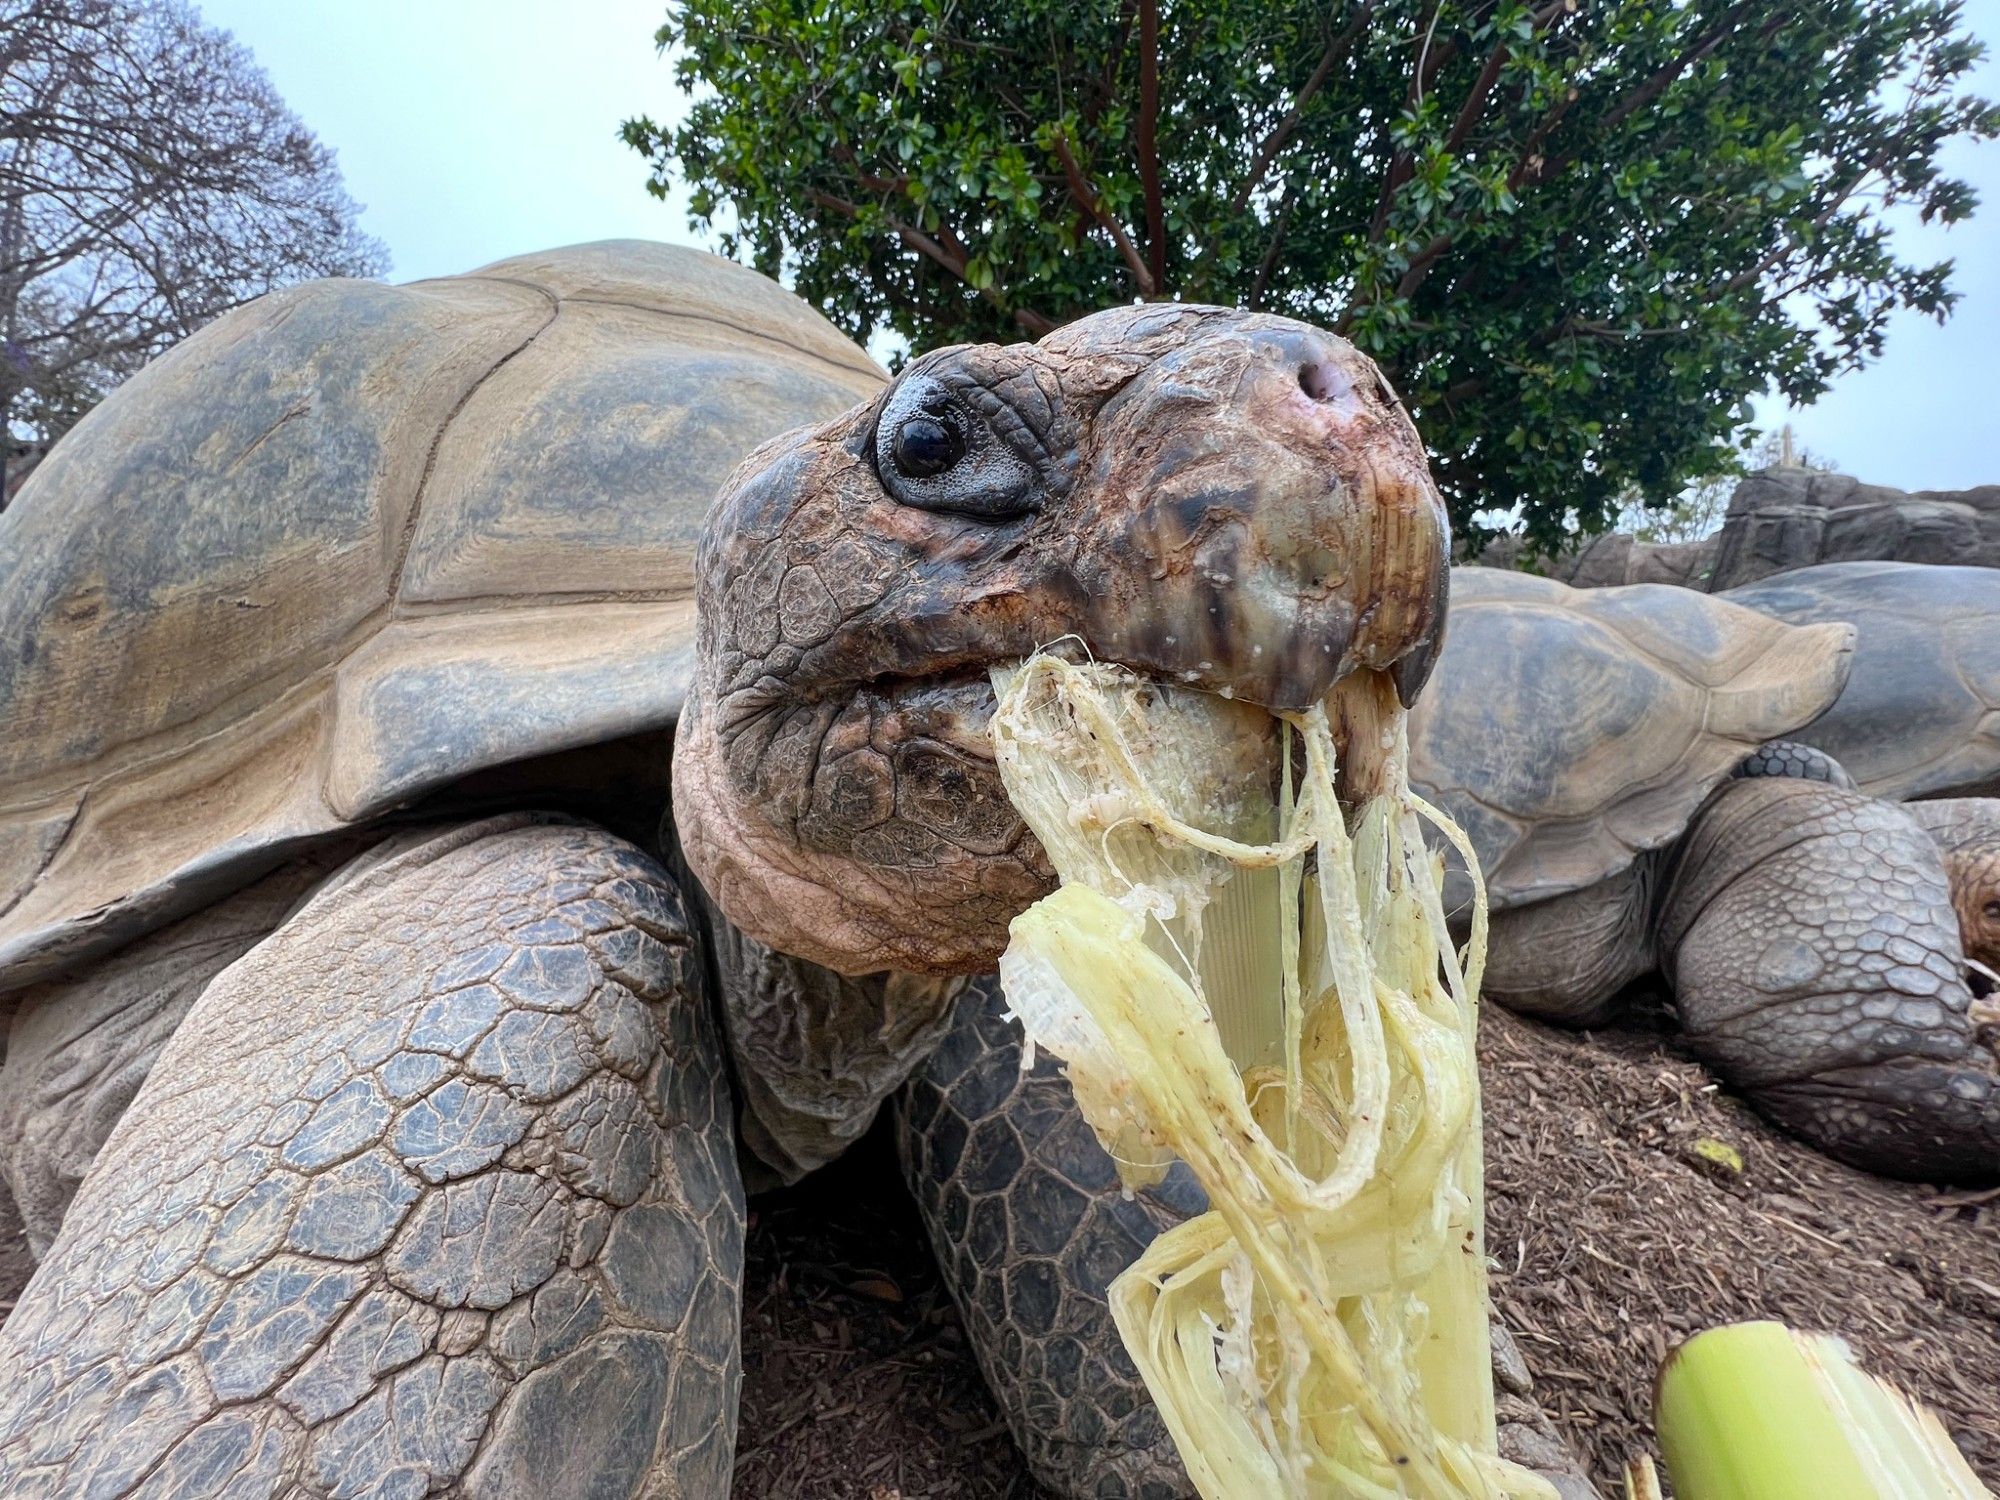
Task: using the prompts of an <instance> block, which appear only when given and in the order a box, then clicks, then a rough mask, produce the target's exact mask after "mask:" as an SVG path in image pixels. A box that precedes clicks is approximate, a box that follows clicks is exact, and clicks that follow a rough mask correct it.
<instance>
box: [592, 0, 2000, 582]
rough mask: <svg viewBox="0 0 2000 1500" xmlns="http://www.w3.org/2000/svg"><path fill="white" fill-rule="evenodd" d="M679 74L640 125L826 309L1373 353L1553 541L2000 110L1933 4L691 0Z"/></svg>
mask: <svg viewBox="0 0 2000 1500" xmlns="http://www.w3.org/2000/svg"><path fill="white" fill-rule="evenodd" d="M657 41H658V43H659V45H660V46H661V47H662V48H663V49H669V50H671V51H672V52H673V53H674V55H675V56H676V57H677V59H678V61H677V70H678V78H679V80H680V82H681V84H682V86H683V87H684V88H685V89H686V90H687V91H688V92H689V94H690V97H691V103H690V106H689V108H688V111H687V114H686V116H685V120H684V123H682V124H681V125H680V126H679V127H678V128H675V129H670V128H667V127H665V126H662V125H659V124H657V123H655V122H653V121H652V120H649V119H645V118H639V119H634V120H630V121H628V122H627V123H626V126H625V138H626V140H627V141H628V142H629V143H630V144H631V145H632V146H634V147H635V148H637V149H638V150H639V151H641V152H643V153H645V154H646V155H647V157H648V158H649V160H650V164H651V182H650V187H651V188H652V190H653V191H654V192H655V193H657V194H659V195H661V196H664V195H665V193H666V191H667V189H668V187H669V186H670V185H671V184H673V183H676V182H678V181H683V180H684V181H685V182H686V183H687V184H689V185H690V187H691V188H692V199H693V207H694V220H695V222H696V224H697V225H701V226H710V227H714V228H718V229H719V230H721V231H722V233H721V240H722V244H723V246H724V247H725V249H726V250H727V251H728V252H729V253H732V254H737V255H741V256H744V257H747V258H748V259H750V260H751V261H753V262H754V263H755V264H756V265H758V266H759V267H760V268H762V269H764V270H766V271H768V272H771V273H773V274H777V273H780V272H782V273H784V274H785V275H786V276H787V277H788V279H790V280H791V281H792V282H793V283H794V284H795V285H796V287H797V289H798V290H799V291H800V292H801V293H802V294H803V295H805V296H806V297H807V298H808V299H810V300H811V301H813V302H815V303H816V304H818V305H819V306H820V307H821V308H822V309H823V310H824V311H825V312H826V313H827V314H828V315H829V316H831V317H832V318H833V319H834V320H835V321H836V322H838V323H839V324H841V325H842V326H843V327H844V328H846V329H847V330H848V331H849V332H851V333H853V334H855V335H857V336H864V337H865V336H867V335H869V334H870V333H872V332H873V331H874V330H877V329H888V330H892V331H893V332H894V333H896V334H899V335H901V336H902V337H903V338H905V339H907V340H909V341H911V342H912V343H913V344H916V345H918V346H929V345H932V344H937V343H943V342H950V341H954V340H961V339H990V338H995V337H1015V338H1018V337H1021V336H1022V335H1024V334H1025V335H1030V336H1032V335H1035V334H1038V333H1040V332H1042V331H1043V330H1045V329H1047V328H1049V327H1051V326H1053V325H1055V324H1057V323H1060V322H1062V321H1064V320H1066V319H1069V318H1072V317H1076V316H1078V315H1080V314H1082V313H1084V312H1087V311H1090V310H1092V309H1095V308H1098V307H1102V306H1105V305H1107V304H1113V303H1120V302H1126V301H1130V300H1133V299H1139V298H1181V299H1186V300H1199V301H1210V302H1234V303H1240V304H1242V305H1244V306H1248V307H1254V308H1264V309H1268V310H1270V311H1273V312H1279V313H1285V314H1289V315H1291V316H1294V317H1300V318H1305V319H1309V320H1311V321H1314V322H1317V323H1321V324H1324V325H1327V326H1330V327H1332V328H1335V329H1337V330H1338V331H1340V332H1342V333H1344V334H1346V335H1347V336H1348V337H1350V338H1352V339H1353V340H1354V341H1355V342H1356V343H1358V344H1360V345H1361V346H1362V347H1364V348H1365V349H1367V350H1368V351H1369V352H1370V353H1372V354H1374V355H1375V357H1376V358H1377V359H1379V360H1381V361H1382V362H1383V364H1384V366H1385V368H1386V369H1387V371H1388V373H1389V375H1390V377H1391V379H1392V380H1393V381H1394V383H1395V384H1396V385H1397V387H1398V389H1399V390H1400V391H1401V393H1402V395H1403V396H1404V398H1405V399H1406V400H1407V401H1408V402H1409V404H1410V406H1411V407H1412V409H1413V411H1414V412H1415V414H1416V415H1417V417H1418V420H1419V422H1420V424H1421V426H1422V428H1423V430H1424V432H1425V435H1426V438H1427V439H1428V441H1429V442H1430V444H1431V446H1432V449H1433V452H1434V457H1435V461H1436V468H1437V473H1438V477H1439V480H1440V482H1441V484H1442V485H1443V487H1444V489H1445V491H1446V494H1447V497H1448V499H1449V501H1450V503H1451V506H1452V510H1453V514H1454V518H1455V520H1456V521H1457V522H1458V523H1459V524H1460V525H1461V526H1462V527H1463V526H1466V525H1468V524H1470V523H1473V519H1474V517H1475V515H1476V514H1477V513H1479V512H1485V511H1511V510H1513V509H1515V508H1517V507H1518V509H1519V512H1520V514H1521V515H1522V516H1523V517H1524V519H1525V524H1526V527H1527V529H1528V531H1529V532H1530V534H1531V535H1532V536H1533V537H1535V538H1536V539H1537V540H1539V541H1542V542H1545V543H1553V542H1554V541H1556V540H1557V539H1559V538H1560V537H1561V536H1562V535H1563V534H1565V533H1566V532H1567V531H1569V530H1570V529H1571V528H1573V527H1575V526H1577V525H1582V526H1585V527H1589V528H1596V527H1600V526H1602V525H1603V524H1605V523H1606V522H1607V521H1609V520H1610V519H1611V518H1612V516H1613V515H1614V514H1615V511H1616V508H1617V506H1618V504H1619V502H1620V499H1621V497H1622V496H1624V495H1625V494H1627V493H1628V492H1629V491H1631V490H1633V489H1635V488H1636V489H1637V490H1638V491H1640V492H1641V493H1643V494H1645V495H1648V496H1652V497H1655V498H1656V499H1661V500H1664V499H1665V498H1667V497H1670V496H1672V495H1674V494H1677V493H1678V492H1679V491H1680V490H1681V489H1682V488H1683V487H1684V486H1685V485H1686V484H1688V483H1689V482H1691V481H1693V480H1697V479H1700V478H1702V477H1703V476H1705V475H1708V474H1712V473H1717V472H1720V471H1722V470H1723V469H1724V468H1725V467H1726V466H1727V464H1728V462H1729V459H1730V454H1731V451H1732V445H1731V437H1732V434H1733V433H1734V432H1735V431H1736V430H1737V429H1738V428H1739V427H1740V426H1741V425H1742V424H1743V422H1744V421H1746V420H1747V417H1748V400H1749V398H1750V396H1751V395H1753V394H1754V393H1757V392H1760V391H1763V390H1765V389H1767V388H1775V389H1776V390H1778V391H1779V392H1781V393H1782V394H1783V395H1784V396H1786V397H1787V398H1788V399H1789V400H1791V401H1792V402H1794V403H1796V404H1805V403H1808V402H1810V401H1811V400H1812V399H1813V398H1814V397H1815V396H1817V395H1818V394H1820V393H1821V392H1822V391H1823V390H1824V389H1825V387H1826V385H1827V382H1828V381H1829V380H1830V379H1831V378H1832V377H1833V376H1834V375H1835V374H1836V373H1838V372H1840V371H1842V370H1844V369H1848V368H1851V367H1853V366H1855V365H1858V364H1860V363H1862V362H1864V361H1865V360H1867V359H1868V358H1870V357H1871V356H1873V355H1874V354H1876V353H1878V352H1879V350H1880V347H1881V343H1882V336H1883V328H1884V325H1885V322H1886V320H1887V318H1888V316H1889V315H1890V313H1892V312H1893V311H1895V310H1896V309H1898V308H1905V307H1909V308H1917V309H1920V310H1922V311H1924V312H1927V313H1931V314H1934V315H1936V316H1938V317H1943V316H1944V315H1945V314H1946V313H1947V312H1948V310H1949V309H1950V307H1951V305H1952V301H1953V294H1952V292H1951V291H1950V290H1949V286H1948V277H1949V273H1950V263H1949V262H1943V263H1940V264H1935V265H1922V264H1913V263H1910V262H1908V261H1906V260H1904V259H1903V258H1901V257H1899V255H1898V254H1897V251H1896V248H1895V246H1894V245H1893V244H1892V243H1891V240H1890V236H1889V234H1888V232H1887V229H1886V228H1885V225H1884V220H1883V218H1882V214H1881V210H1882V209H1884V208H1885V207H1889V206H1891V205H1896V204H1908V205H1914V206H1915V208H1916V209H1917V210H1918V211H1919V212H1920V213H1921V214H1922V215H1923V216H1924V217H1925V218H1926V219H1942V220H1946V221H1951V220H1958V219H1962V218H1963V217H1965V216H1966V215H1967V214H1968V213H1969V212H1970V211H1971V209H1972V208H1973V206H1974V197H1973V194H1972V192H1971V191H1970V189H1969V188H1968V187H1967V186H1966V184H1964V183H1963V182H1960V181H1958V180H1955V179H1953V178H1951V177H1948V176H1946V175H1944V174H1943V173H1941V172H1940V170H1939V167H1938V152H1939V148H1940V147H1941V146H1942V145H1943V143H1944V142H1945V141H1947V140H1948V139H1950V138H1951V137H1953V136H1955V135H1970V136H1981V137H1983V136H1990V135H1992V134H1994V133H1995V131H1996V129H2000V111H1996V110H1995V109H1994V108H1993V107H1992V106H1991V105H1989V104H1987V103H1986V102H1985V101H1983V100H1981V99H1978V98H1974V97H1971V96H1969V95H1967V94H1966V93H1964V92H1963V89H1962V86H1961V81H1962V79H1963V76H1964V74H1965V73H1966V70H1967V69H1968V68H1970V67H1971V66H1972V64H1973V63H1974V62H1975V61H1976V60H1977V59H1978V57H1979V56H1980V55H1981V52H1980V48H1979V46H1978V45H1977V43H1975V42H1974V41H1972V40H1971V39H1970V38H1969V37H1968V36H1966V35H1965V34H1964V32H1963V31H1962V29H1961V26H1960V17H1959V8H1958V6H1957V5H1956V4H1946V3H1928V0H1880V3H1869V0H1816V3H1801V4H1752V3H1749V0H1735V3H1727V0H1675V3H1660V0H1599V3H1592V4H1583V3H1581V0H1541V3H1533V4H1531V3H1522V0H1470V3H1466V0H1328V3H1321V4H1284V3H1273V0H1201V3H1198V4H1197V3H1195V0H1178V3H1176V0H1166V3H1162V0H759V3H757V4H756V5H753V6H744V5H741V4H737V3H734V0H681V3H679V4H677V5H675V6H674V7H673V9H672V10H671V11H670V13H669V17H668V20H667V23H666V24H665V25H664V26H663V27H661V28H660V30H659V33H658V36H657Z"/></svg>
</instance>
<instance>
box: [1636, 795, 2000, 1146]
mask: <svg viewBox="0 0 2000 1500" xmlns="http://www.w3.org/2000/svg"><path fill="white" fill-rule="evenodd" d="M1660 941H1661V948H1662V951H1663V952H1664V953H1665V954H1666V955H1667V958H1666V963H1665V971H1666V974H1667V977H1668V979H1669V981H1670V982H1671V983H1672V985H1673V987H1674V992H1675V999H1676V1003H1677V1005H1678V1007H1679V1010H1680V1015H1681V1022H1682V1025H1683V1026H1684V1028H1685V1029H1686V1032H1687V1035H1688V1038H1689V1040H1690V1041H1691V1042H1692V1043H1693V1044H1694V1046H1695V1048H1696V1050H1697V1051H1699V1052H1700V1054H1701V1055H1702V1057H1703V1058H1704V1060H1706V1061H1707V1062H1708V1063H1709V1064H1710V1065H1711V1066H1713V1067H1714V1068H1715V1070H1716V1071H1717V1072H1718V1073H1720V1074H1721V1075H1722V1076H1723V1077H1724V1078H1725V1079H1727V1080H1728V1081H1729V1082H1730V1083H1731V1084H1732V1085H1733V1086H1734V1087H1736V1088H1738V1089H1740V1090H1741V1091H1742V1092H1743V1093H1745V1094H1746V1095H1747V1096H1748V1097H1749V1098H1750V1099H1751V1101H1752V1102H1753V1103H1755V1104H1757V1106H1758V1107H1759V1108H1761V1109H1762V1110H1764V1111H1765V1113H1767V1114H1769V1115H1770V1116H1771V1117H1772V1118H1773V1119H1775V1120H1777V1121H1778V1122H1779V1123H1780V1124H1782V1125H1784V1126H1786V1127H1787V1128H1788V1129H1791V1130H1793V1131H1795V1132H1797V1133H1798V1134H1800V1135H1802V1136H1804V1137H1805V1138H1806V1139H1808V1140H1810V1141H1812V1142H1813V1143H1814V1144H1815V1145H1817V1146H1819V1147H1820V1148H1821V1149H1823V1150H1825V1151H1826V1152H1828V1153H1829V1154H1830V1155H1833V1156H1837V1157H1840V1158H1842V1159H1844V1160H1847V1161H1851V1162H1854V1163H1855V1164H1856V1165H1859V1166H1862V1167H1866V1168H1868V1169H1870V1170H1872V1171H1878V1172H1883V1173H1886V1174H1888V1175H1891V1176H1900V1177H1918V1178H1928V1179H1934V1180H1935V1179H1947V1180H1958V1181H1979V1180H1985V1179H1991V1178H1992V1177H1994V1176H1995V1175H1996V1174H1997V1173H2000V1056H1996V1054H1995V1050H1994V1046H1993V1042H1992V1037H1991V1032H1990V1028H1985V1027H1982V1025H1981V1024H1980V1020H1979V1017H1978V1016H1977V1015H1976V1014H1975V1012H1974V1001H1973V997H1972V994H1971V991H1970V990H1969V988H1968V987H1967V984H1966V980H1965V975H1964V964H1963V961H1962V957H1961V950H1960V944H1959V931H1958V918H1957V915H1956V913H1955V912H1954V911H1953V908H1952V901H1951V890H1950V886H1949V884H1948V883H1947V880H1946V876H1945V871H1944V865H1943V861H1942V859H1941V857H1940V855H1939V851H1938V848H1937V846H1936V844H1935V843H1934V842H1933V841H1932V839H1931V838H1930V836H1929V835H1927V834H1926V833H1925V832H1924V830H1923V829H1922V828H1920V827H1919V826H1918V825H1917V824H1916V822H1915V821H1914V820H1913V819H1912V818H1911V817H1910V816H1909V814H1908V813H1907V812H1905V811H1904V809H1903V808H1901V807H1899V806H1897V805H1896V804H1894V803H1889V802H1881V801H1876V800H1874V799H1871V798H1868V797H1865V796H1862V795H1861V794H1859V793H1857V792H1853V791H1849V790H1846V789H1844V788H1841V787H1836V786H1832V785H1829V784H1827V783H1823V782H1815V781H1797V780H1772V779H1761V778H1760V779H1751V780H1735V781H1730V782H1727V783H1725V784H1724V785H1723V786H1722V787H1720V788H1718V790H1717V791H1716V793H1715V794H1714V795H1713V796H1712V797H1711V798H1710V800H1709V802H1708V803H1707V804H1706V805H1705V806H1704V808H1703V809H1702V811H1701V812H1700V814H1698V815H1697V817H1696V819H1695V821H1694V824H1693V826H1692V827H1691V828H1690V830H1689V832H1688V835H1687V838H1686V840H1685V842H1684V843H1683V845H1682V847H1681V851H1680V856H1679V867H1678V869H1677V871H1676V873H1675V876H1674V880H1673V884H1672V887H1671V889H1670V890H1669V892H1668V895H1667V898H1666V904H1665V907H1664V909H1663V912H1662V918H1661V924H1660Z"/></svg>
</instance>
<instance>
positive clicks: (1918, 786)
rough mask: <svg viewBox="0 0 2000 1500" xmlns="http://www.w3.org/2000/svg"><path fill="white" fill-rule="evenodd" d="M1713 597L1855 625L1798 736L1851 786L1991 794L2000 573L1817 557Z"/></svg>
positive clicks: (1999, 753)
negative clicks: (1837, 688)
mask: <svg viewBox="0 0 2000 1500" xmlns="http://www.w3.org/2000/svg"><path fill="white" fill-rule="evenodd" d="M1720 597H1721V598H1724V599H1728V600H1731V601H1733V602H1734V603H1737V604H1744V605H1748V606H1749V607H1750V608H1751V609H1756V610H1762V611H1763V612H1764V613H1765V614H1770V615H1775V616H1777V617H1778V618H1779V619H1781V620H1790V621H1792V622H1793V623H1795V624H1804V623H1809V622H1812V621H1820V620H1845V621H1847V622H1848V623H1850V624H1852V625H1853V626H1854V627H1855V632H1856V636H1855V646H1854V670H1853V671H1852V672H1851V673H1849V674H1848V678H1847V686H1846V688H1845V689H1843V690H1842V692H1841V695H1840V701H1839V702H1837V703H1835V704H1834V705H1833V707H1832V708H1830V709H1828V710H1827V711H1826V713H1824V714H1823V715H1821V716H1820V717H1819V718H1818V719H1815V720H1814V721H1813V722H1812V724H1811V725H1810V726H1809V727H1808V728H1806V729H1805V730H1803V731H1801V732H1800V733H1799V734H1798V735H1797V736H1796V738H1798V739H1801V740H1803V741H1805V742H1806V743H1807V744H1809V745H1816V746H1818V747H1819V748H1820V749H1822V750H1824V751H1826V753H1827V754H1829V755H1831V756H1832V757H1833V758H1834V759H1835V760H1837V761H1839V762H1840V763H1841V764H1842V765H1843V766H1845V767H1847V770H1848V773H1849V774H1850V775H1852V776H1853V777H1854V779H1855V782H1856V783H1857V784H1858V785H1859V786H1860V788H1861V790H1863V791H1864V792H1867V793H1868V794H1869V795H1871V796H1875V797H1888V798H1891V799H1894V800H1898V801H1903V800H1907V799H1909V798H1913V797H1941V796H1959V797H1965V796H1992V795H1995V794H2000V569H1994V568H1951V567H1940V566H1937V565H1935V564H1931V563H1901V562H1846V563H1824V564H1822V565H1821V566H1819V567H1816V568H1800V569H1799V570H1797V571H1796V572H1792V573H1779V574H1777V575H1775V576H1773V577H1770V578H1766V579H1763V580H1761V581H1759V582H1757V583H1751V584H1745V585H1744V586H1743V587H1741V588H1734V589H1730V590H1729V591H1728V592H1727V593H1725V594H1722V595H1721V596H1720Z"/></svg>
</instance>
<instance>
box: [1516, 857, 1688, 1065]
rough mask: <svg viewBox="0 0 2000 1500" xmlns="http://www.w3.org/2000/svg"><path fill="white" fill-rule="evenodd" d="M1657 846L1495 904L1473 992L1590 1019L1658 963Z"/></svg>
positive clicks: (1559, 1016)
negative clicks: (1619, 864) (1545, 893)
mask: <svg viewBox="0 0 2000 1500" xmlns="http://www.w3.org/2000/svg"><path fill="white" fill-rule="evenodd" d="M1660 864H1661V851H1659V850H1649V851H1648V852H1646V853H1644V854H1642V855H1640V856H1639V857H1638V858H1637V859H1635V860H1633V861H1632V863H1631V864H1630V865H1628V866H1627V867H1626V868H1624V869H1623V870H1620V871H1619V872H1618V873H1617V874H1616V875H1613V876H1611V877H1610V878H1609V879H1607V880H1600V881H1598V882H1597V884H1595V885H1592V886H1587V887H1585V888H1584V889H1583V890H1580V891H1572V892H1570V893H1569V894H1568V895H1566V896H1552V897H1550V898H1549V899H1548V900H1546V901H1533V902H1530V903H1529V904H1528V905H1526V906H1511V907H1508V908H1507V909H1506V910H1504V911H1496V912H1494V913H1493V916H1492V926H1491V928H1490V929H1489V930H1488V933H1487V958H1486V975H1485V978H1484V979H1483V980H1481V981H1480V986H1479V992H1480V994H1481V995H1482V996H1483V997H1484V998H1485V999H1488V1000H1491V1001H1493V1002H1494V1003H1495V1004H1498V1005H1504V1006H1506V1007H1507V1009H1509V1010H1511V1011H1515V1012H1517V1013H1519V1014H1521V1015H1524V1016H1537V1017H1539V1018H1540V1019H1542V1020H1544V1021H1554V1022H1555V1023H1556V1024H1558V1025H1561V1026H1595V1025H1597V1024H1598V1023H1599V1022H1601V1021H1603V1020H1604V1019H1605V1018H1606V1017H1607V1016H1609V1015H1611V1014H1612V1013H1613V1012H1614V1011H1615V1010H1616V1008H1617V1006H1616V1001H1617V997H1618V994H1619V992H1620V991H1621V990H1623V989H1624V988H1625V986H1626V985H1628V984H1630V983H1631V982H1632V981H1633V980H1635V979H1637V978H1639V976H1640V975H1642V974H1649V973H1651V972H1652V971H1653V969H1654V968H1655V967H1656V966H1657V964H1658V962H1659V960H1658V950H1657V949H1656V948H1655V946H1654V931H1653V926H1654V924H1653V915H1654V905H1655V898H1656V897H1657V895H1658V893H1659V889H1660Z"/></svg>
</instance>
